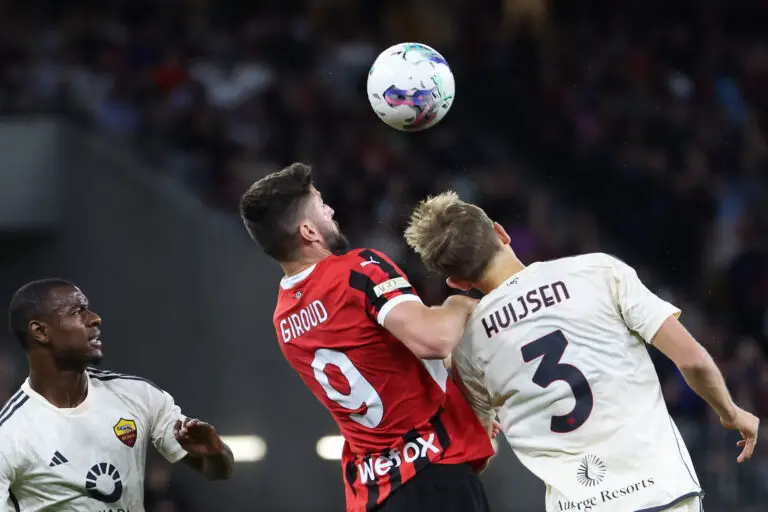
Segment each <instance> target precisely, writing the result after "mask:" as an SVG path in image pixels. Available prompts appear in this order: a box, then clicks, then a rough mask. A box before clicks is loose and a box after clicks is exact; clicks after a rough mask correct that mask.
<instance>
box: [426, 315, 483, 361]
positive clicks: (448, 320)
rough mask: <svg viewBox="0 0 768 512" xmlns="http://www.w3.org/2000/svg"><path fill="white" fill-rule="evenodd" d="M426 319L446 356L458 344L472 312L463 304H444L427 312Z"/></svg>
mask: <svg viewBox="0 0 768 512" xmlns="http://www.w3.org/2000/svg"><path fill="white" fill-rule="evenodd" d="M428 312H429V313H428V316H427V319H426V322H427V325H428V327H429V330H430V331H431V332H432V333H433V336H434V338H435V339H437V340H440V341H441V342H442V344H443V347H444V348H445V350H446V352H447V354H449V355H450V352H451V351H452V350H453V349H454V348H455V347H456V345H458V344H459V342H460V341H461V337H462V335H463V334H464V327H465V326H466V324H467V318H469V315H470V313H471V312H472V310H471V309H470V308H468V307H467V306H466V305H464V304H459V303H446V304H443V305H442V306H433V307H431V308H429V310H428Z"/></svg>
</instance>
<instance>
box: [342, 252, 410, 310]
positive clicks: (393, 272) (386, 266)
mask: <svg viewBox="0 0 768 512" xmlns="http://www.w3.org/2000/svg"><path fill="white" fill-rule="evenodd" d="M356 256H357V257H356V258H355V260H354V263H353V267H352V270H350V275H349V286H350V288H352V289H353V290H356V291H358V292H361V293H362V296H363V301H364V303H365V309H366V312H367V313H368V315H369V316H370V317H371V318H374V319H376V321H377V322H378V323H379V324H380V325H384V320H385V319H386V318H387V315H388V314H389V312H390V311H392V308H394V307H395V306H397V305H398V304H400V303H402V302H408V301H416V302H421V299H420V298H419V296H418V295H417V294H416V291H415V290H414V289H413V286H411V283H410V282H409V281H408V278H407V277H406V275H405V273H404V272H403V271H402V270H400V269H399V268H398V267H397V265H395V264H394V263H393V262H392V260H390V259H389V258H387V257H386V256H385V255H384V254H382V253H380V252H378V251H373V250H371V249H363V250H361V251H357V253H356Z"/></svg>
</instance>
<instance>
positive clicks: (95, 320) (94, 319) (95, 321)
mask: <svg viewBox="0 0 768 512" xmlns="http://www.w3.org/2000/svg"><path fill="white" fill-rule="evenodd" d="M90 313H91V316H90V318H89V319H88V326H90V327H96V326H99V325H101V317H100V316H99V315H97V314H96V313H94V312H93V311H90Z"/></svg>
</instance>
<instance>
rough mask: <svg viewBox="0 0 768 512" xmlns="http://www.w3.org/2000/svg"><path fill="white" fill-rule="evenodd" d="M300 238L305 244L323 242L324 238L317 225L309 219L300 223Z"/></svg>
mask: <svg viewBox="0 0 768 512" xmlns="http://www.w3.org/2000/svg"><path fill="white" fill-rule="evenodd" d="M299 236H300V237H301V238H302V240H304V241H305V242H322V240H323V237H322V235H321V234H320V230H319V229H317V226H315V223H314V222H312V221H310V220H309V219H306V220H303V221H301V223H299Z"/></svg>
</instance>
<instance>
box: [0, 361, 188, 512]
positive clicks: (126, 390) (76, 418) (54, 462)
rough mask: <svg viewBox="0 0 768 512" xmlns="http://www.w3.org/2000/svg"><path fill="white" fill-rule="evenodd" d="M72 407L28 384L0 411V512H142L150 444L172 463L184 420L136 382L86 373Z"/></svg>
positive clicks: (163, 397) (179, 452)
mask: <svg viewBox="0 0 768 512" xmlns="http://www.w3.org/2000/svg"><path fill="white" fill-rule="evenodd" d="M86 374H87V376H88V395H87V397H86V398H85V400H84V401H83V403H81V404H80V405H78V406H77V407H74V408H70V409H60V408H57V407H55V406H53V405H52V404H51V403H50V402H48V401H47V400H46V399H45V398H43V397H42V396H41V395H40V394H38V393H36V392H35V391H34V390H32V388H31V387H30V385H29V379H27V381H25V382H24V384H22V386H21V388H20V389H19V390H18V391H17V392H16V394H14V395H13V397H12V398H11V400H10V401H9V402H8V403H7V404H6V405H5V407H3V409H2V411H0V511H2V512H6V511H24V512H33V511H39V510H46V511H48V510H50V511H52V512H58V511H65V510H66V511H68V512H70V511H71V512H104V511H112V512H143V511H144V465H145V462H146V455H147V447H148V446H149V443H150V442H151V443H152V444H154V445H155V447H156V448H157V450H158V451H159V452H160V453H161V454H162V455H163V456H164V457H165V458H166V459H167V460H168V461H170V462H177V461H179V460H181V459H182V458H184V456H185V455H186V454H187V452H186V451H185V450H184V449H183V448H182V447H181V445H179V443H178V442H177V441H176V439H175V438H174V435H173V427H174V424H175V423H176V421H177V420H182V419H183V418H184V416H183V415H182V413H181V410H180V409H179V407H178V406H177V405H175V404H174V401H173V398H172V397H171V396H170V395H169V394H168V393H166V392H164V391H162V390H160V389H158V388H156V387H155V386H154V385H153V384H152V383H150V382H149V381H146V380H144V379H141V378H139V377H132V376H128V375H122V374H117V373H112V372H108V371H104V370H98V369H94V368H89V369H88V370H87V372H86Z"/></svg>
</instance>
